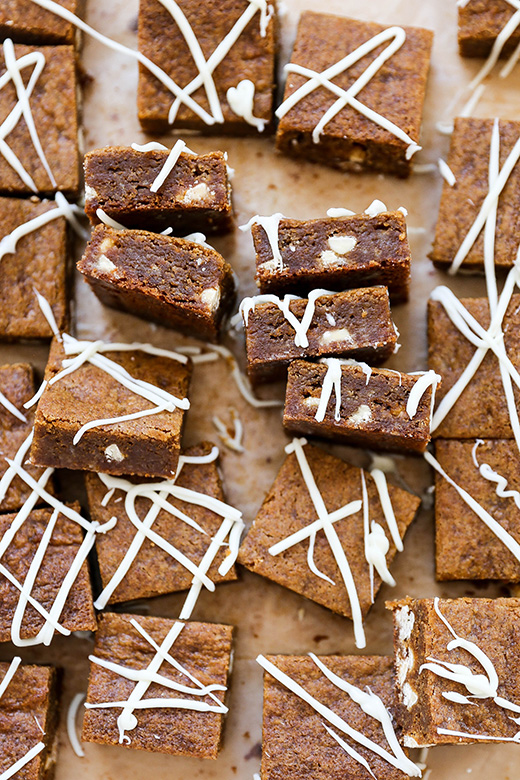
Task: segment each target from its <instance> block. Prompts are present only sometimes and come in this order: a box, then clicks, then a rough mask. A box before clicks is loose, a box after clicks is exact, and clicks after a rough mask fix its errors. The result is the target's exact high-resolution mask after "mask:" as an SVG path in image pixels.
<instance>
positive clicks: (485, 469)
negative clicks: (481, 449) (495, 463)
mask: <svg viewBox="0 0 520 780" xmlns="http://www.w3.org/2000/svg"><path fill="white" fill-rule="evenodd" d="M483 443H484V442H483V441H482V439H477V441H476V443H475V446H474V447H473V449H472V451H471V454H472V457H473V463H474V464H475V467H476V468H477V469H478V471H479V474H480V476H481V477H482V478H483V479H487V480H488V481H489V482H495V483H496V489H495V492H496V494H497V496H499V497H500V498H512V499H513V500H514V502H515V504H516V506H517V509H520V492H518V490H506V488H507V479H506V478H505V477H503V476H502V475H501V474H499V473H498V472H497V471H493V469H492V468H491V466H490V465H489V463H482V464H479V463H478V461H477V458H476V451H477V448H478V446H479V445H480V444H483Z"/></svg>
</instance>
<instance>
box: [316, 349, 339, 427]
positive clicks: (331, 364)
mask: <svg viewBox="0 0 520 780" xmlns="http://www.w3.org/2000/svg"><path fill="white" fill-rule="evenodd" d="M320 363H324V364H325V365H326V366H327V372H326V374H325V376H324V378H323V384H322V387H321V395H320V400H319V403H318V408H317V409H316V414H315V415H314V419H315V420H317V422H323V420H324V419H325V414H326V413H327V406H328V404H329V400H330V397H331V395H332V390H333V389H334V394H335V396H336V408H335V410H334V419H335V421H336V422H339V421H340V420H341V362H340V360H339V358H323V360H321V361H320Z"/></svg>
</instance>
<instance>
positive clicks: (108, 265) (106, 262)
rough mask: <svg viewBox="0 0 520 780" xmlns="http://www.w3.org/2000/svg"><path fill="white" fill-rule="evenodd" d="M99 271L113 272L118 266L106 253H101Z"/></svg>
mask: <svg viewBox="0 0 520 780" xmlns="http://www.w3.org/2000/svg"><path fill="white" fill-rule="evenodd" d="M96 268H97V269H98V271H105V273H108V274H111V273H112V272H113V271H115V270H116V266H115V265H114V263H113V262H112V260H110V259H109V258H108V257H107V256H106V255H99V259H98V261H97V263H96Z"/></svg>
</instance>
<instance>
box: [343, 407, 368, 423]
mask: <svg viewBox="0 0 520 780" xmlns="http://www.w3.org/2000/svg"><path fill="white" fill-rule="evenodd" d="M371 419H372V410H371V409H370V406H367V405H366V404H361V406H359V407H358V408H357V409H356V411H355V412H354V413H353V414H351V415H350V417H349V418H348V421H347V422H349V423H352V424H353V425H360V424H361V423H366V422H369V420H371Z"/></svg>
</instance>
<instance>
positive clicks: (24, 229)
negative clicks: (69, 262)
mask: <svg viewBox="0 0 520 780" xmlns="http://www.w3.org/2000/svg"><path fill="white" fill-rule="evenodd" d="M55 203H56V208H55V209H50V210H49V211H45V212H44V213H43V214H40V215H39V216H37V217H34V218H33V219H29V220H28V221H27V222H23V223H22V224H21V225H18V227H16V228H15V229H14V230H13V231H11V233H9V234H8V235H6V236H4V237H3V238H2V240H1V241H0V260H2V259H3V258H4V257H5V256H6V255H14V254H15V252H16V246H17V244H18V241H19V240H20V239H21V238H23V237H24V236H28V235H29V234H30V233H34V231H36V230H39V229H40V228H41V227H43V226H44V225H47V224H48V223H49V222H52V220H54V219H58V218H59V217H65V219H67V220H68V221H69V222H70V223H71V224H72V225H73V226H74V228H75V230H76V231H78V229H79V232H80V235H82V236H83V237H86V234H85V231H84V230H83V228H82V227H81V226H80V225H79V223H78V221H77V220H76V217H77V216H84V213H83V211H82V210H81V209H80V208H79V206H76V205H75V204H73V203H69V202H68V201H67V199H66V198H65V196H64V195H63V194H62V193H61V192H57V193H56V198H55Z"/></svg>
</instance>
